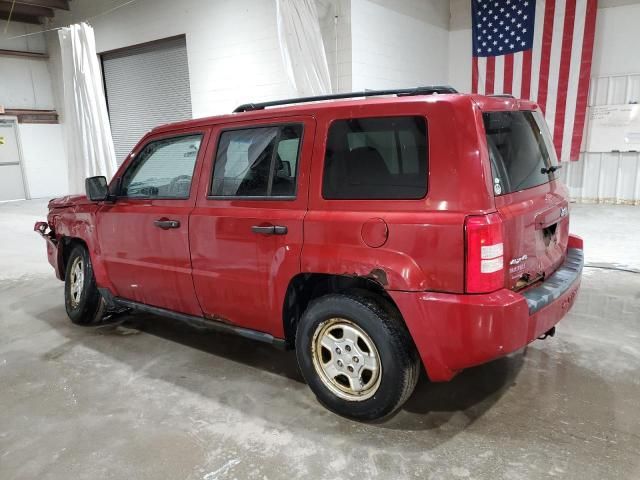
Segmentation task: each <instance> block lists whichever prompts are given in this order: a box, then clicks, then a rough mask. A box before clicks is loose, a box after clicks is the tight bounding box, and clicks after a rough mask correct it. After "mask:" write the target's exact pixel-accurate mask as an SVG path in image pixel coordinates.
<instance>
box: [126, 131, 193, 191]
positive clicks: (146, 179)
mask: <svg viewBox="0 0 640 480" xmlns="http://www.w3.org/2000/svg"><path fill="white" fill-rule="evenodd" d="M201 143H202V135H200V134H198V135H185V136H181V137H175V138H165V139H162V140H157V141H154V142H151V143H149V144H147V145H146V146H145V147H144V148H143V149H142V151H141V152H140V153H139V154H138V157H137V158H136V159H135V160H134V162H133V163H132V165H131V166H130V167H129V168H128V169H127V171H126V173H125V174H124V177H123V178H122V186H121V189H120V195H121V196H124V197H129V198H167V199H171V198H189V192H190V190H191V178H192V177H193V169H194V167H195V164H196V159H197V158H198V151H199V150H200V144H201Z"/></svg>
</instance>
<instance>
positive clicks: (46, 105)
mask: <svg viewBox="0 0 640 480" xmlns="http://www.w3.org/2000/svg"><path fill="white" fill-rule="evenodd" d="M5 27H6V22H5V21H4V20H0V32H2V35H0V50H16V51H21V52H34V53H46V43H45V38H44V35H30V36H22V35H25V34H27V33H30V32H33V31H36V30H35V29H37V27H35V26H27V25H26V24H23V23H15V22H11V23H10V24H9V28H8V30H7V33H6V34H5V33H4V29H5ZM14 37H18V38H14ZM0 105H3V106H4V107H5V108H27V109H31V108H33V109H53V108H54V101H53V91H52V89H51V76H50V74H49V69H48V63H47V60H46V59H34V58H27V57H9V56H1V55H0Z"/></svg>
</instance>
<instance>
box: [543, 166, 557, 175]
mask: <svg viewBox="0 0 640 480" xmlns="http://www.w3.org/2000/svg"><path fill="white" fill-rule="evenodd" d="M561 168H562V165H551V166H550V167H548V168H544V167H542V168H541V169H540V173H542V174H543V175H544V174H545V173H553V172H555V171H556V170H560V169H561Z"/></svg>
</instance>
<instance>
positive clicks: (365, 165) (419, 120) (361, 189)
mask: <svg viewBox="0 0 640 480" xmlns="http://www.w3.org/2000/svg"><path fill="white" fill-rule="evenodd" d="M426 193H427V122H426V120H425V119H424V118H423V117H388V118H358V119H351V120H338V121H336V122H334V123H333V124H332V125H331V127H330V128H329V135H328V138H327V151H326V155H325V166H324V180H323V185H322V196H323V197H324V198H326V199H354V200H361V199H368V200H385V199H418V198H422V197H424V196H425V195H426Z"/></svg>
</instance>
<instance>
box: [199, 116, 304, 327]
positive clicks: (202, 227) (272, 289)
mask: <svg viewBox="0 0 640 480" xmlns="http://www.w3.org/2000/svg"><path fill="white" fill-rule="evenodd" d="M279 123H302V124H303V125H304V132H303V139H302V147H301V150H300V158H299V160H298V178H297V194H296V197H295V198H294V199H280V200H277V199H273V198H265V199H257V198H255V199H250V198H244V199H243V198H228V199H226V198H220V197H216V198H213V197H209V195H208V194H209V189H210V185H211V178H212V175H213V166H214V158H215V155H216V147H217V139H218V138H219V136H220V133H221V131H222V130H223V127H216V128H215V129H214V133H213V137H214V139H213V141H212V142H210V143H211V145H210V148H209V151H208V152H207V157H206V162H205V168H204V170H203V174H202V178H201V181H200V186H199V189H198V201H197V204H196V208H195V209H194V211H193V213H192V214H191V220H190V229H189V230H190V244H191V259H192V264H193V282H194V284H195V289H196V292H197V295H198V299H199V300H200V304H201V305H202V310H203V312H204V315H205V316H206V317H208V318H212V319H215V320H219V321H223V322H229V323H232V324H234V325H238V326H241V327H245V328H251V329H254V330H258V331H261V332H266V333H269V334H271V335H273V336H274V337H278V338H282V337H284V331H283V324H282V309H283V299H284V298H285V294H286V290H287V286H288V283H289V280H290V279H291V278H293V277H294V276H295V275H296V274H298V273H299V272H300V255H301V252H302V242H303V219H304V216H305V214H306V210H307V201H308V183H309V169H310V165H311V155H312V151H313V142H314V135H315V121H314V120H313V118H312V117H300V116H297V117H287V118H271V119H270V118H265V119H261V120H259V121H252V122H248V123H247V124H246V126H247V127H255V126H259V125H261V124H262V125H274V124H279ZM243 126H244V125H243V124H242V122H239V123H236V124H234V125H233V128H241V127H243ZM269 225H278V226H283V227H286V228H287V233H286V234H285V235H263V234H260V233H254V232H253V231H252V227H254V226H269Z"/></svg>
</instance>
